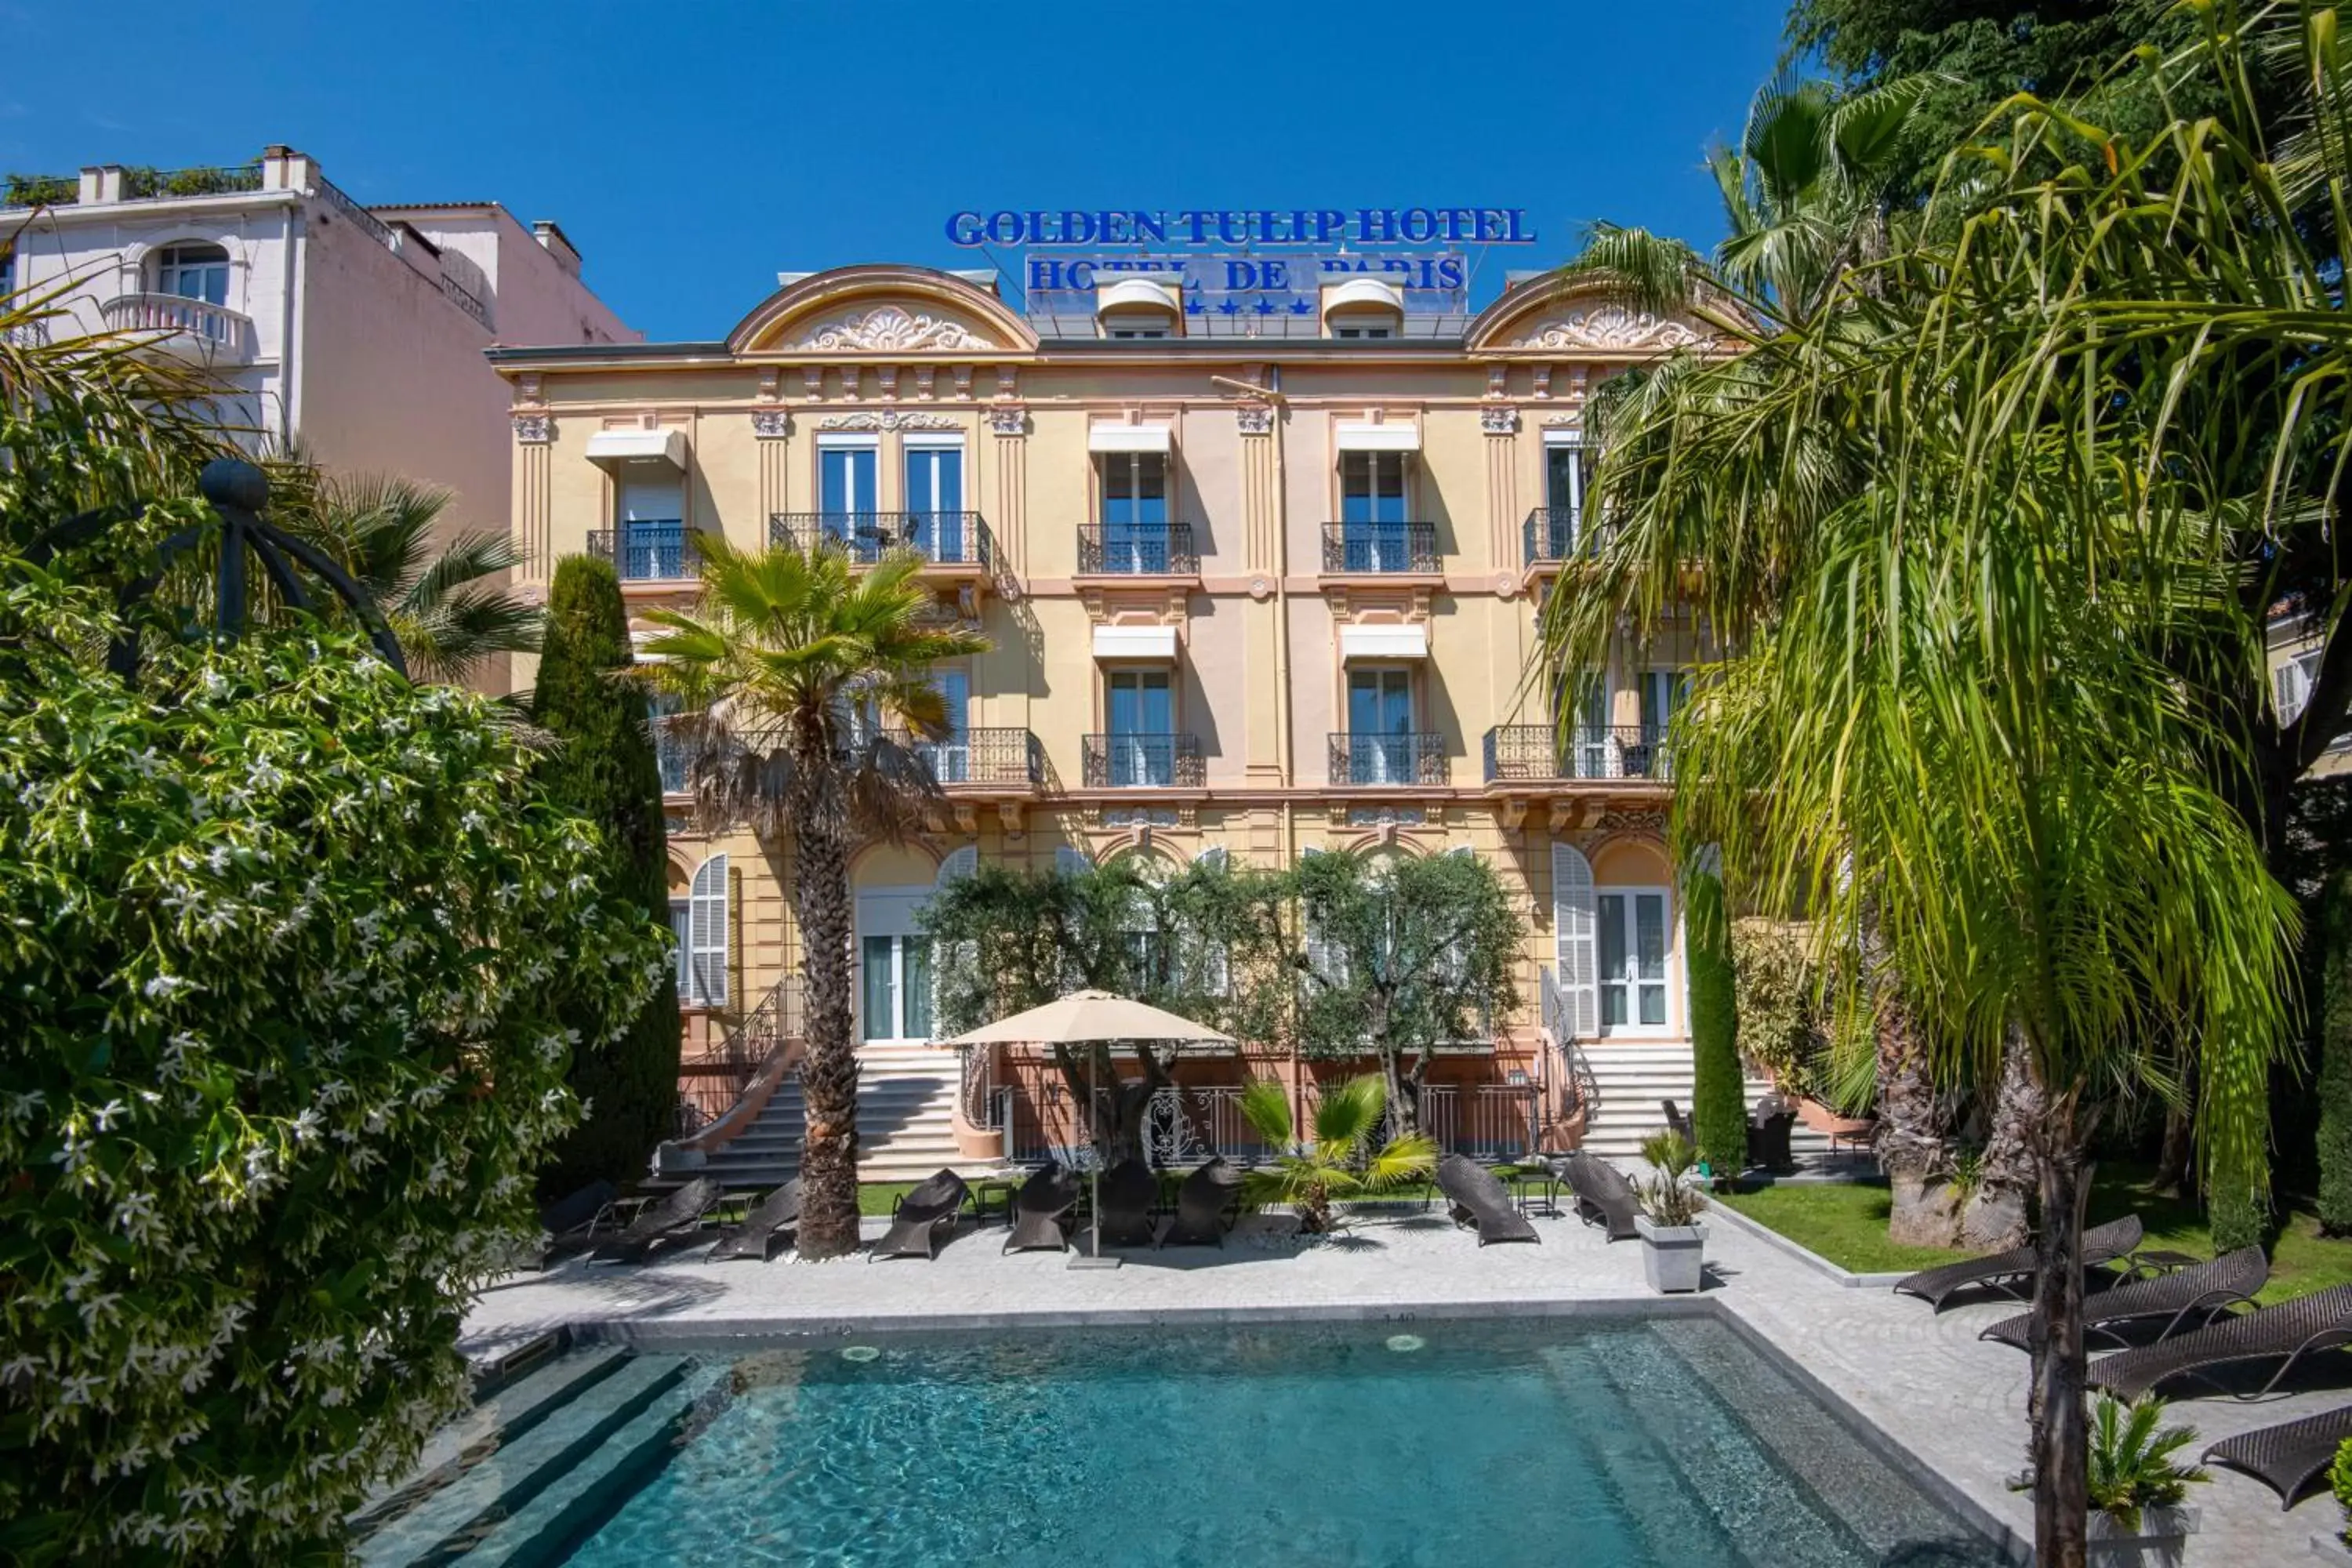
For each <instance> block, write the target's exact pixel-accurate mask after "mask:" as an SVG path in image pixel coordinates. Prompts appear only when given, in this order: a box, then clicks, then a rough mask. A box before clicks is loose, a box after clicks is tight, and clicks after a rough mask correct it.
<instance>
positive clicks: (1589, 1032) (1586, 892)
mask: <svg viewBox="0 0 2352 1568" xmlns="http://www.w3.org/2000/svg"><path fill="white" fill-rule="evenodd" d="M1597 928H1598V920H1597V917H1596V914H1595V912H1594V903H1593V888H1592V863H1591V861H1589V860H1587V859H1586V858H1584V855H1583V852H1582V851H1581V850H1579V849H1578V848H1577V847H1575V846H1573V845H1570V844H1555V845H1553V846H1552V847H1551V931H1552V943H1553V956H1554V958H1555V959H1556V960H1557V962H1558V963H1559V999H1560V1014H1561V1016H1560V1017H1559V1020H1558V1023H1557V1025H1556V1026H1557V1027H1559V1029H1560V1030H1561V1031H1562V1032H1563V1033H1564V1034H1566V1035H1567V1036H1568V1037H1570V1038H1572V1039H1579V1040H1590V1039H1593V1038H1595V1037H1598V1036H1599V1035H1600V1033H1601V988H1600V972H1601V955H1600V951H1599V943H1598V941H1597Z"/></svg>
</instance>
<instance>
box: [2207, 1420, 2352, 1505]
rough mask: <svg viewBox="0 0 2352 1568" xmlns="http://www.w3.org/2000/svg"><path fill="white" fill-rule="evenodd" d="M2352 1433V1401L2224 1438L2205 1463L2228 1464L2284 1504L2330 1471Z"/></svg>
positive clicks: (2215, 1446)
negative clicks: (2337, 1451)
mask: <svg viewBox="0 0 2352 1568" xmlns="http://www.w3.org/2000/svg"><path fill="white" fill-rule="evenodd" d="M2347 1437H2352V1405H2346V1406H2344V1407H2343V1408H2342V1409H2341V1410H2329V1411H2325V1412H2323V1413H2321V1414H2320V1415H2306V1416H2305V1417H2304V1418H2303V1419H2302V1420H2300V1421H2284V1422H2281V1423H2280V1424H2279V1425H2278V1426H2263V1427H2260V1428H2258V1429H2257V1430H2255V1431H2252V1432H2241V1433H2239V1434H2238V1435H2237V1436H2234V1437H2226V1438H2223V1439H2222V1440H2221V1442H2219V1443H2216V1444H2214V1445H2213V1446H2212V1447H2210V1448H2208V1449H2206V1450H2205V1463H2207V1464H2209V1465H2226V1466H2228V1467H2229V1468H2231V1469H2233V1470H2237V1471H2240V1472H2242V1474H2245V1475H2249V1476H2252V1477H2253V1478H2254V1479H2256V1480H2258V1481H2260V1482H2262V1483H2263V1485H2264V1486H2266V1487H2268V1488H2270V1489H2271V1490H2273V1491H2274V1492H2276V1493H2278V1495H2279V1503H2280V1506H2281V1507H2284V1508H2293V1507H2294V1500H2295V1499H2297V1498H2299V1497H2301V1496H2302V1495H2303V1494H2304V1493H2305V1491H2308V1490H2309V1489H2311V1484H2312V1483H2313V1482H2314V1481H2316V1480H2319V1479H2322V1478H2323V1477H2325V1476H2326V1474H2327V1470H2328V1467H2329V1466H2331V1465H2333V1464H2334V1463H2335V1462H2336V1447H2337V1446H2338V1445H2339V1444H2341V1443H2342V1442H2343V1441H2344V1439H2345V1438H2347Z"/></svg>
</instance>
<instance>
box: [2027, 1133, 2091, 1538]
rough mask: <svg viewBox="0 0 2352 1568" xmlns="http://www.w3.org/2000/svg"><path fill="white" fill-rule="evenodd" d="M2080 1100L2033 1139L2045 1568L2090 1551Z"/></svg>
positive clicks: (2037, 1508)
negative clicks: (2038, 1224)
mask: <svg viewBox="0 0 2352 1568" xmlns="http://www.w3.org/2000/svg"><path fill="white" fill-rule="evenodd" d="M2074 1120H2075V1112H2074V1103H2073V1101H2072V1100H2068V1101H2064V1102H2062V1103H2057V1104H2053V1105H2051V1106H2050V1107H2049V1109H2048V1110H2047V1112H2046V1113H2045V1114H2044V1115H2043V1116H2042V1119H2041V1121H2039V1122H2038V1123H2037V1124H2036V1126H2035V1130H2034V1132H2033V1143H2034V1165H2035V1170H2036V1173H2037V1174H2038V1176H2039V1178H2040V1182H2041V1190H2042V1231H2041V1235H2040V1237H2039V1238H2038V1239H2037V1241H2036V1242H2035V1246H2034V1252H2035V1259H2034V1265H2035V1269H2036V1271H2037V1274H2038V1276H2039V1278H2038V1279H2036V1280H2035V1282H2034V1290H2033V1321H2032V1331H2031V1333H2030V1338H2029V1342H2030V1343H2031V1345H2032V1351H2033V1389H2032V1432H2033V1551H2034V1559H2033V1560H2034V1561H2035V1562H2036V1563H2040V1564H2042V1568H2084V1561H2085V1555H2086V1553H2087V1552H2088V1551H2089V1544H2088V1539H2087V1533H2086V1532H2087V1529H2088V1526H2087V1524H2086V1522H2085V1516H2086V1514H2087V1513H2088V1510H2089V1509H2090V1495H2091V1494H2090V1460H2089V1454H2088V1452H2087V1450H2088V1447H2089V1435H2088V1433H2087V1432H2086V1431H2085V1430H2084V1390H2083V1373H2084V1366H2083V1208H2084V1200H2085V1198H2086V1197H2087V1196H2088V1186H2087V1184H2086V1183H2085V1182H2084V1160H2083V1148H2082V1142H2081V1140H2080V1139H2079V1138H2078V1137H2077V1135H2076V1128H2075V1125H2074Z"/></svg>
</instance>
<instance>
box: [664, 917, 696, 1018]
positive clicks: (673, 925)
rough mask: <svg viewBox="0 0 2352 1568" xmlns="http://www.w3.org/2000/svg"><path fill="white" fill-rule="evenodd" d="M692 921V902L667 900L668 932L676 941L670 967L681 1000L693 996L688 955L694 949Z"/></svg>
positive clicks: (689, 998)
mask: <svg viewBox="0 0 2352 1568" xmlns="http://www.w3.org/2000/svg"><path fill="white" fill-rule="evenodd" d="M693 921H694V904H693V902H692V901H691V900H687V899H672V900H670V901H669V934H670V935H671V936H672V937H673V938H674V939H676V941H677V953H676V954H675V955H674V960H673V963H672V965H671V967H672V968H674V969H675V970H676V971H677V996H678V1000H679V1001H681V1002H686V1001H691V1000H692V999H693V997H694V976H693V961H692V959H691V957H690V956H689V955H690V954H691V953H692V952H693V951H694V925H693Z"/></svg>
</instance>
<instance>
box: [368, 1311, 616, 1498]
mask: <svg viewBox="0 0 2352 1568" xmlns="http://www.w3.org/2000/svg"><path fill="white" fill-rule="evenodd" d="M626 1360H628V1355H627V1352H624V1351H622V1350H619V1349H617V1348H616V1347H614V1346H612V1345H601V1346H598V1347H596V1348H594V1349H593V1350H586V1351H581V1352H577V1353H575V1354H572V1355H567V1356H559V1357H557V1358H556V1359H555V1360H553V1361H551V1362H548V1363H544V1364H542V1365H538V1366H534V1367H532V1368H531V1369H530V1371H528V1372H522V1373H519V1374H518V1375H516V1376H514V1377H513V1378H511V1379H510V1380H509V1381H507V1382H504V1383H502V1384H499V1385H498V1386H497V1387H496V1388H495V1389H494V1390H493V1391H492V1392H490V1393H488V1394H483V1395H481V1396H480V1397H479V1398H478V1399H477V1400H476V1402H475V1404H474V1407H473V1408H472V1409H471V1410H468V1411H467V1413H466V1414H465V1415H460V1416H458V1417H457V1419H456V1420H454V1421H452V1422H450V1423H449V1424H448V1425H447V1426H444V1427H442V1428H441V1429H440V1430H439V1431H438V1432H436V1433H435V1434H433V1436H430V1437H428V1438H426V1439H425V1448H424V1451H423V1452H422V1453H420V1454H419V1455H418V1456H417V1458H416V1463H415V1466H414V1467H412V1468H410V1470H409V1472H408V1474H407V1475H405V1476H404V1477H403V1478H401V1480H400V1483H399V1484H398V1485H397V1486H387V1487H384V1488H383V1489H380V1490H378V1491H376V1492H374V1493H373V1494H372V1495H370V1497H369V1498H368V1500H367V1502H366V1503H365V1504H364V1505H363V1506H362V1508H361V1509H360V1510H359V1511H358V1512H357V1513H354V1514H353V1515H352V1526H353V1528H354V1529H357V1530H361V1531H366V1530H370V1529H373V1528H375V1527H377V1526H378V1525H380V1524H382V1523H383V1522H384V1521H388V1520H390V1519H391V1518H392V1517H394V1515H396V1514H400V1513H404V1512H407V1511H410V1510H414V1509H415V1508H416V1507H417V1506H418V1505H419V1504H420V1503H421V1502H422V1501H423V1500H424V1499H425V1496H426V1495H427V1494H429V1493H431V1492H434V1491H437V1490H438V1489H441V1488H442V1487H445V1486H447V1485H448V1484H449V1483H450V1482H452V1481H454V1480H456V1479H457V1477H458V1476H459V1475H461V1474H462V1473H463V1472H464V1470H465V1468H466V1467H467V1465H470V1464H473V1463H476V1462H477V1461H478V1460H480V1459H482V1458H487V1457H488V1455H489V1454H490V1453H491V1452H493V1451H495V1450H496V1449H497V1448H498V1447H500V1446H502V1445H504V1444H507V1443H511V1442H513V1441H514V1440H515V1439H516V1438H518V1437H520V1436H522V1435H523V1434H524V1433H526V1432H528V1431H530V1429H531V1428H532V1427H533V1426H537V1425H538V1424H539V1423H540V1422H541V1421H542V1420H544V1419H545V1418H546V1416H547V1415H548V1414H549V1413H550V1412H551V1411H553V1410H555V1409H557V1408H559V1407H560V1406H562V1404H563V1403H564V1402H565V1401H566V1400H569V1399H572V1398H573V1397H574V1396H576V1395H577V1394H580V1393H581V1392H582V1391H583V1390H584V1389H587V1388H590V1387H592V1386H593V1385H594V1384H597V1383H599V1382H601V1381H602V1380H603V1379H604V1378H606V1377H609V1376H611V1375H612V1374H613V1373H614V1372H616V1371H618V1370H619V1369H620V1366H621V1363H624V1362H625V1361H626Z"/></svg>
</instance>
